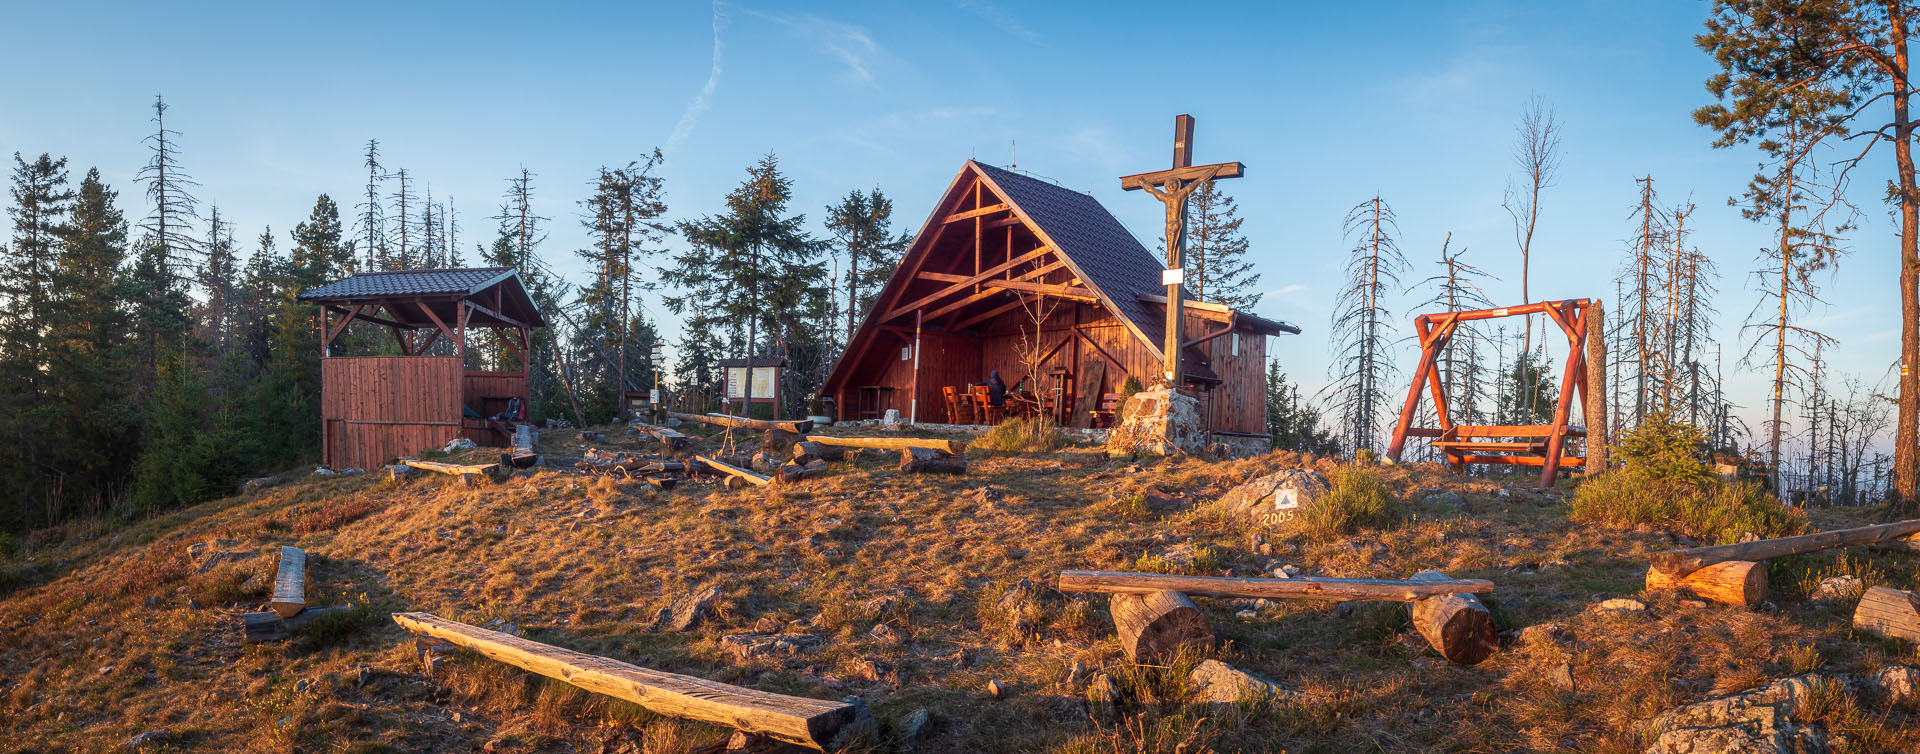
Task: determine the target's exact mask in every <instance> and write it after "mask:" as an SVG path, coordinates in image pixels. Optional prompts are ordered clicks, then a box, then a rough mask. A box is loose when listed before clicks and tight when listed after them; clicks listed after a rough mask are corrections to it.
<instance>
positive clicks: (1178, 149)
mask: <svg viewBox="0 0 1920 754" xmlns="http://www.w3.org/2000/svg"><path fill="white" fill-rule="evenodd" d="M1173 167H1175V168H1186V167H1193V116H1191V115H1187V114H1185V113H1182V114H1180V115H1178V116H1176V117H1175V118H1174V119H1173ZM1178 190H1179V181H1178V179H1169V180H1168V181H1167V184H1166V192H1167V196H1168V197H1172V196H1173V195H1174V193H1175V192H1176V191H1178ZM1179 194H1180V195H1179V198H1178V199H1172V198H1170V199H1169V200H1168V202H1167V271H1166V272H1165V273H1162V276H1161V277H1162V280H1161V281H1160V282H1162V283H1164V284H1166V286H1167V325H1166V333H1165V334H1166V345H1164V346H1162V347H1161V350H1162V351H1163V352H1164V353H1165V355H1166V364H1165V365H1164V366H1165V371H1166V374H1167V387H1169V388H1172V389H1175V390H1178V389H1179V388H1180V377H1181V376H1182V375H1181V371H1182V370H1181V363H1180V362H1181V359H1180V341H1182V340H1185V338H1184V337H1182V336H1183V333H1182V332H1181V330H1182V329H1183V328H1182V327H1181V325H1182V324H1183V323H1182V322H1181V321H1180V317H1181V315H1182V314H1183V311H1182V310H1183V308H1184V304H1185V303H1186V296H1185V295H1184V294H1185V293H1186V289H1185V287H1184V284H1185V283H1186V272H1187V270H1186V267H1185V266H1184V265H1185V264H1186V251H1187V192H1186V191H1180V192H1179Z"/></svg>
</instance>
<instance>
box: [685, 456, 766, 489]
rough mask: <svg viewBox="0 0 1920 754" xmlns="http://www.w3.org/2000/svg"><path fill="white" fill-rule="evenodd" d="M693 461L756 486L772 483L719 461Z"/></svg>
mask: <svg viewBox="0 0 1920 754" xmlns="http://www.w3.org/2000/svg"><path fill="white" fill-rule="evenodd" d="M693 460H695V461H699V462H701V463H704V464H706V465H707V467H708V468H711V469H713V470H714V471H718V472H720V473H722V474H727V475H729V476H734V477H738V478H741V479H745V480H747V481H748V482H750V483H753V484H757V485H760V486H762V487H764V486H766V485H768V484H770V483H772V482H773V480H771V479H768V478H766V477H763V476H760V475H759V474H755V473H753V472H751V471H748V470H746V469H743V468H740V467H738V466H734V465H732V464H725V463H721V462H719V461H716V460H713V459H711V458H708V457H706V456H694V457H693Z"/></svg>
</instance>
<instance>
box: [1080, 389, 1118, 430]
mask: <svg viewBox="0 0 1920 754" xmlns="http://www.w3.org/2000/svg"><path fill="white" fill-rule="evenodd" d="M1119 410H1120V394H1119V393H1101V394H1100V402H1099V403H1098V404H1095V405H1094V408H1093V411H1092V412H1091V413H1092V414H1093V419H1092V421H1090V422H1088V423H1089V424H1091V425H1093V426H1095V427H1111V426H1113V415H1114V413H1115V412H1118V411H1119Z"/></svg>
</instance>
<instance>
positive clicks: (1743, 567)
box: [1646, 520, 1920, 607]
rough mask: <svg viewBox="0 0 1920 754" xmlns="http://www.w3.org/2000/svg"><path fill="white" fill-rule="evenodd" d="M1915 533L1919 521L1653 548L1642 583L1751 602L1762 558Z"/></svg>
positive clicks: (1761, 592) (1762, 593)
mask: <svg viewBox="0 0 1920 754" xmlns="http://www.w3.org/2000/svg"><path fill="white" fill-rule="evenodd" d="M1915 534H1920V520H1912V521H1895V522H1893V523H1889V524H1877V525H1874V526H1861V527H1857V528H1853V529H1836V530H1834V531H1823V532H1818V533H1814V534H1801V535H1798V536H1792V537H1775V538H1773V539H1759V540H1754V541H1752V542H1738V543H1735V544H1730V545H1708V546H1706V547H1690V548H1687V549H1683V550H1667V551H1665V552H1656V553H1653V554H1652V555H1650V556H1648V559H1649V560H1651V561H1652V563H1653V565H1652V567H1650V568H1648V569H1647V582H1646V583H1647V587H1646V588H1647V591H1650V592H1651V591H1682V592H1687V593H1690V594H1693V595H1695V596H1698V597H1700V598H1702V599H1708V600H1713V601H1715V602H1722V603H1725V604H1729V605H1740V606H1743V607H1754V606H1757V605H1759V604H1760V601H1761V600H1763V599H1765V598H1766V596H1767V568H1766V564H1765V563H1762V562H1760V561H1765V560H1771V559H1773V558H1783V557H1786V556H1788V555H1801V554H1804V553H1809V552H1818V551H1820V550H1827V549H1832V548H1835V547H1848V546H1855V545H1867V546H1875V547H1885V546H1893V545H1896V544H1897V543H1902V542H1906V541H1909V540H1908V538H1909V537H1912V536H1913V535H1915Z"/></svg>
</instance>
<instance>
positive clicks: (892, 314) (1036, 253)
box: [879, 246, 1053, 322]
mask: <svg viewBox="0 0 1920 754" xmlns="http://www.w3.org/2000/svg"><path fill="white" fill-rule="evenodd" d="M1052 251H1053V247H1051V246H1042V247H1040V248H1038V249H1034V250H1033V251H1029V252H1027V253H1025V254H1021V255H1020V256H1017V257H1014V258H1012V259H1009V260H1007V261H1005V262H1001V263H999V264H996V265H994V266H992V267H988V268H987V269H984V270H981V271H980V274H978V275H974V276H972V277H970V278H967V280H966V281H965V282H959V283H954V284H952V285H949V286H947V287H945V288H942V289H940V290H939V291H936V292H934V293H931V294H928V295H925V296H921V297H920V298H918V299H916V300H914V301H913V302H911V303H908V304H905V305H902V306H896V307H894V308H892V309H891V310H888V311H887V313H886V315H884V316H882V317H880V320H879V321H881V322H890V321H892V320H893V319H894V318H896V317H900V316H904V315H906V314H909V313H911V312H912V311H913V310H915V309H921V308H924V307H926V305H928V304H931V303H933V302H935V301H939V300H940V299H943V298H946V297H948V296H951V295H953V294H955V293H961V292H964V291H966V290H967V289H968V288H970V287H972V285H973V284H974V283H977V282H981V281H984V280H986V279H988V278H991V277H993V276H994V275H998V274H1000V273H1002V272H1006V271H1007V270H1010V269H1013V268H1014V267H1017V266H1019V265H1021V264H1024V263H1026V262H1030V261H1032V260H1034V259H1038V258H1040V257H1042V256H1045V255H1047V254H1049V253H1051V252H1052Z"/></svg>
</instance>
